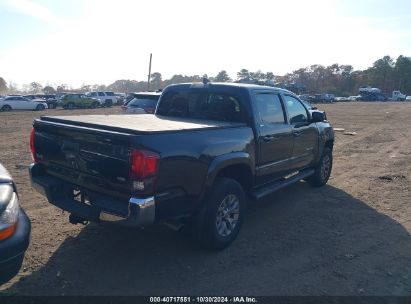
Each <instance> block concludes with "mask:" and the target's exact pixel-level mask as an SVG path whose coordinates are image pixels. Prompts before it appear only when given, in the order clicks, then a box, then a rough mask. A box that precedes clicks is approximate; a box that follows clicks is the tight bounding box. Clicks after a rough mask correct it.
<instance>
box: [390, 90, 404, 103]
mask: <svg viewBox="0 0 411 304" xmlns="http://www.w3.org/2000/svg"><path fill="white" fill-rule="evenodd" d="M391 98H392V100H393V101H404V100H405V99H406V98H407V96H406V95H405V94H402V93H401V92H400V91H392V97H391Z"/></svg>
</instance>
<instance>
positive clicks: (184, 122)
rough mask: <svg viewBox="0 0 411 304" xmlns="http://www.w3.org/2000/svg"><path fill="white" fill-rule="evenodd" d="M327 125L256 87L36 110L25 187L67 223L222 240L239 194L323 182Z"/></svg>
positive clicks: (329, 145)
mask: <svg viewBox="0 0 411 304" xmlns="http://www.w3.org/2000/svg"><path fill="white" fill-rule="evenodd" d="M333 144H334V133H333V129H332V127H331V126H330V124H329V123H328V122H327V120H326V115H325V113H324V112H322V111H316V110H309V109H307V108H306V107H305V106H304V104H303V103H302V102H301V101H300V100H299V99H298V97H297V96H296V95H294V94H293V93H291V92H289V91H287V90H283V89H278V88H273V87H265V86H259V85H249V84H238V83H235V84H228V83H208V82H204V83H193V84H178V85H170V86H168V87H167V88H166V89H165V90H164V91H163V93H162V96H161V97H160V100H159V102H158V105H157V108H156V112H155V115H150V114H142V115H84V116H64V117H56V116H44V117H41V118H40V119H37V120H35V121H34V126H33V130H32V133H31V150H32V154H33V158H34V160H35V162H34V164H32V165H31V166H30V169H29V171H30V176H31V181H32V184H33V186H34V187H35V188H36V189H37V190H38V191H39V192H41V193H43V194H44V195H45V196H46V197H47V199H48V200H49V201H50V203H52V204H53V205H55V206H57V207H59V208H61V209H63V210H66V211H68V212H69V213H70V214H71V215H70V221H71V222H72V223H80V222H87V221H93V222H104V221H111V222H113V221H115V222H119V223H122V224H125V225H129V226H145V225H150V224H153V223H160V222H170V221H173V222H176V221H177V222H182V223H186V224H191V225H192V227H193V229H194V231H195V232H196V234H195V235H196V236H197V237H198V239H199V240H200V241H201V243H203V244H204V245H206V246H207V247H211V248H224V247H226V246H227V245H229V244H230V243H231V242H232V241H233V240H234V239H235V237H236V236H237V234H238V232H239V230H240V227H241V224H242V222H243V219H244V211H245V207H246V203H247V201H248V199H247V198H254V199H258V198H261V197H263V196H266V195H268V194H270V193H272V192H274V191H276V190H278V189H280V188H282V187H284V186H287V185H289V184H291V183H294V182H297V181H299V180H302V179H304V180H306V181H307V182H308V183H310V184H311V185H313V186H322V185H324V184H325V183H326V182H327V180H328V178H329V176H330V173H331V167H332V149H333Z"/></svg>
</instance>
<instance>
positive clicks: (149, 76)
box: [147, 53, 153, 91]
mask: <svg viewBox="0 0 411 304" xmlns="http://www.w3.org/2000/svg"><path fill="white" fill-rule="evenodd" d="M152 58H153V54H152V53H150V64H149V65H148V79H147V91H149V90H150V79H151V59H152Z"/></svg>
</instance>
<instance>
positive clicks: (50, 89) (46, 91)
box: [43, 85, 56, 94]
mask: <svg viewBox="0 0 411 304" xmlns="http://www.w3.org/2000/svg"><path fill="white" fill-rule="evenodd" d="M43 93H44V94H56V90H55V89H54V88H53V87H52V86H49V85H47V86H45V87H44V88H43Z"/></svg>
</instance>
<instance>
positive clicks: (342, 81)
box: [0, 55, 411, 96]
mask: <svg viewBox="0 0 411 304" xmlns="http://www.w3.org/2000/svg"><path fill="white" fill-rule="evenodd" d="M204 76H206V75H202V76H200V75H193V76H187V75H181V74H177V75H174V76H172V77H171V78H170V79H163V77H162V75H161V73H159V72H155V73H152V75H151V79H150V85H149V86H148V84H147V81H137V80H129V79H121V80H116V81H115V82H113V83H112V84H110V85H107V86H106V85H98V84H95V85H88V84H87V85H86V84H85V85H82V86H81V87H78V88H72V87H69V86H68V85H67V84H61V85H58V86H55V87H53V86H50V85H46V86H44V87H43V86H42V85H41V84H40V83H38V82H32V83H30V84H26V85H23V87H22V88H18V87H17V86H15V85H14V84H13V83H9V84H7V83H6V81H5V80H4V79H3V78H2V77H0V94H17V93H23V94H38V93H44V94H55V93H58V92H67V91H75V92H89V91H114V92H139V91H145V90H147V88H149V90H158V89H163V88H165V87H166V86H168V85H170V84H176V83H182V82H198V81H202V79H203V77H204ZM208 78H209V80H210V81H214V82H232V81H239V80H244V79H245V80H246V81H250V82H253V81H254V82H270V83H272V84H275V85H277V86H283V87H287V88H288V89H290V90H292V91H294V92H295V93H297V94H302V93H308V94H315V93H332V94H335V95H338V96H350V95H357V94H358V89H359V88H360V87H361V86H367V85H368V86H371V87H377V88H380V89H381V90H382V91H383V92H386V93H388V94H390V93H391V91H393V90H400V91H401V92H402V93H405V94H411V57H406V56H403V55H400V56H399V57H398V58H397V59H394V58H391V57H390V56H384V57H383V58H381V59H378V60H376V61H375V62H374V63H373V65H372V66H371V67H369V68H368V69H366V70H354V68H353V66H351V65H339V64H338V63H335V64H332V65H330V66H323V65H320V64H314V65H311V66H308V67H304V68H300V69H298V70H295V71H293V72H291V73H287V74H285V75H282V76H279V75H274V73H272V72H262V71H260V70H259V71H255V72H253V71H249V70H247V69H241V70H240V71H239V72H238V73H237V75H236V78H231V77H230V75H228V73H227V72H226V71H225V70H222V71H220V72H219V73H218V74H217V75H215V76H212V77H208Z"/></svg>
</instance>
